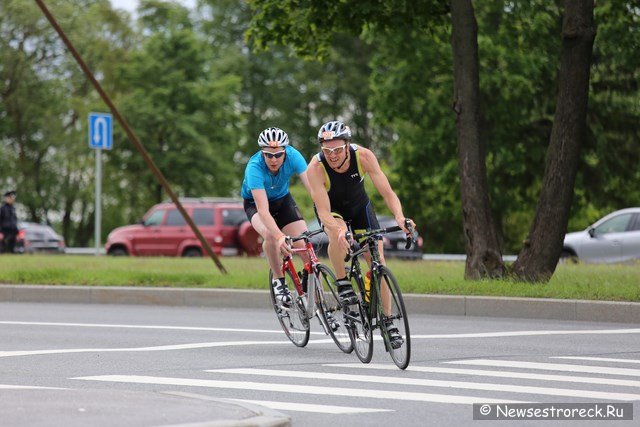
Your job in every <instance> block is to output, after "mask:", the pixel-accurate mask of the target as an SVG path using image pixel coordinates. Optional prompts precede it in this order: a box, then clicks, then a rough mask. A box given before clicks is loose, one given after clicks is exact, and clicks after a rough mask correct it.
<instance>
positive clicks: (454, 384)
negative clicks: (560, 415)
mask: <svg viewBox="0 0 640 427" xmlns="http://www.w3.org/2000/svg"><path fill="white" fill-rule="evenodd" d="M206 372H216V373H226V374H240V375H261V376H275V377H280V378H287V377H288V378H313V379H318V380H335V381H356V382H366V383H375V384H396V385H409V386H422V387H444V388H451V389H463V390H482V391H497V392H501V391H504V392H507V393H525V394H539V395H547V396H568V397H580V398H587V399H602V400H624V401H627V400H631V401H633V400H640V394H630V393H609V392H600V391H590V390H575V389H563V388H550V387H527V386H519V385H510V384H492V383H475V382H462V381H440V380H425V379H420V378H405V377H380V376H373V375H352V374H331V373H323V372H303V371H282V370H269V369H243V368H238V369H215V370H207V371H206Z"/></svg>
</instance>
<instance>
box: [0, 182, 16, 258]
mask: <svg viewBox="0 0 640 427" xmlns="http://www.w3.org/2000/svg"><path fill="white" fill-rule="evenodd" d="M3 197H4V203H2V207H0V232H1V233H2V235H3V239H2V248H0V252H4V253H9V254H12V253H13V252H14V248H15V245H16V236H17V235H18V216H17V215H16V208H15V207H14V206H13V204H14V203H15V201H16V192H15V190H11V191H7V192H6V193H4V196H3Z"/></svg>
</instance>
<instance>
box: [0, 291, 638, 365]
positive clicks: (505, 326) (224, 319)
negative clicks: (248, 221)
mask: <svg viewBox="0 0 640 427" xmlns="http://www.w3.org/2000/svg"><path fill="white" fill-rule="evenodd" d="M0 308H1V310H0V313H1V314H0V331H2V332H1V336H2V348H1V349H0V351H1V352H3V353H0V355H2V354H4V356H5V357H2V358H1V359H0V360H2V363H3V364H6V363H12V362H11V361H10V359H21V358H32V359H34V360H37V359H41V358H43V357H46V358H49V359H50V361H51V362H50V363H52V364H54V365H56V366H59V367H60V368H61V369H64V366H65V365H66V364H67V363H69V362H71V365H73V366H76V367H78V366H82V365H83V364H84V363H86V361H87V360H91V361H92V363H91V364H89V365H90V366H94V367H96V366H101V365H103V364H106V366H118V365H127V366H129V367H130V368H131V369H132V370H134V371H135V370H137V369H141V370H143V371H144V369H147V368H149V366H156V365H157V366H158V369H161V370H163V371H167V372H170V371H171V370H172V369H176V370H178V371H182V370H183V369H185V367H186V365H185V354H188V355H189V360H191V361H193V363H195V366H207V367H208V365H211V364H214V365H215V366H222V367H224V366H234V365H235V364H242V365H250V364H251V363H255V361H256V358H258V360H259V361H260V362H261V363H262V362H263V361H264V362H265V363H272V364H275V365H278V364H279V363H291V362H292V360H296V359H297V358H300V359H301V362H303V363H325V362H327V361H331V362H343V361H344V358H345V357H347V358H350V359H351V360H353V359H354V357H353V355H351V356H349V355H344V354H342V353H341V352H339V350H338V349H337V348H336V347H335V346H334V345H333V343H332V341H331V340H330V339H329V338H328V337H326V336H325V335H324V334H323V333H322V332H321V330H320V327H319V325H318V323H316V322H315V320H312V331H314V334H313V335H312V341H311V343H310V344H309V346H308V347H307V348H305V349H298V348H296V347H294V346H293V345H292V344H291V343H289V342H288V341H287V340H286V338H284V334H282V332H281V331H280V329H279V325H278V323H277V321H276V318H275V315H273V313H272V312H271V311H270V310H269V309H265V310H249V309H243V310H223V309H208V308H203V309H200V308H184V307H181V308H175V307H147V306H115V305H114V306H102V305H100V306H95V305H89V306H87V305H80V304H60V305H59V304H20V303H6V304H2V305H0ZM36 319H37V320H36ZM19 322H27V324H20V323H19ZM28 322H33V323H28ZM411 328H412V336H413V355H412V361H413V363H420V362H431V361H441V360H447V359H456V358H467V357H482V356H491V357H510V356H519V355H527V356H528V357H535V356H540V357H546V356H549V355H556V354H562V355H572V354H605V353H607V354H609V353H610V354H615V353H625V352H633V351H637V349H638V344H639V343H640V341H639V340H638V334H637V331H636V333H633V331H635V329H634V328H633V327H629V325H626V324H625V325H612V324H609V323H606V324H594V323H585V322H562V321H539V320H533V321H532V320H522V319H502V318H500V319H491V318H475V319H470V318H466V317H444V316H424V315H415V316H411ZM616 330H618V331H619V332H617V333H616V332H615V331H616ZM623 332H624V333H623ZM377 344H378V345H376V350H377V352H376V354H375V355H374V361H375V360H378V361H380V360H384V361H388V357H387V355H386V354H385V353H384V351H382V348H381V345H380V344H379V343H377ZM30 351H31V352H42V353H40V354H37V353H36V354H24V355H20V354H19V353H17V354H16V353H15V352H27V353H28V352H30ZM11 352H14V353H11ZM280 360H282V362H280ZM266 361H269V362H266ZM16 364H17V365H18V367H19V365H20V362H16ZM187 366H188V365H187Z"/></svg>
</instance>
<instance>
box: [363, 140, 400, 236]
mask: <svg viewBox="0 0 640 427" xmlns="http://www.w3.org/2000/svg"><path fill="white" fill-rule="evenodd" d="M359 150H362V151H361V153H360V163H361V164H362V167H363V169H364V172H366V173H368V174H369V176H370V177H371V182H373V185H374V186H375V187H376V189H377V190H378V192H379V193H380V195H381V196H382V198H383V199H384V202H385V203H386V205H387V207H388V208H389V210H390V211H391V214H392V215H393V216H394V218H395V220H396V222H397V223H398V225H399V226H400V227H402V229H403V230H404V232H405V233H408V232H409V230H407V229H406V227H405V225H404V222H405V219H406V218H405V216H404V213H402V204H401V203H400V199H399V198H398V196H397V195H396V193H395V191H393V189H392V188H391V184H389V179H387V176H386V175H385V174H384V172H382V168H381V167H380V163H378V159H377V158H376V156H375V154H373V152H372V151H371V150H369V149H367V148H362V147H360V148H359Z"/></svg>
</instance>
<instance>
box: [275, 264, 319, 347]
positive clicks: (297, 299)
mask: <svg viewBox="0 0 640 427" xmlns="http://www.w3.org/2000/svg"><path fill="white" fill-rule="evenodd" d="M272 280H273V272H272V271H271V270H269V294H270V295H271V303H272V304H273V309H274V310H275V312H276V316H277V317H278V321H279V322H280V326H282V330H283V331H284V333H285V335H287V338H289V340H291V342H292V343H294V344H295V345H296V346H298V347H304V346H305V345H307V343H308V342H309V319H307V312H306V310H305V308H304V301H303V299H302V297H301V296H300V295H299V294H298V291H297V289H296V286H295V284H294V282H293V278H292V277H291V272H290V271H287V273H286V274H285V275H284V282H285V284H286V285H287V287H288V288H289V291H290V292H291V298H292V299H293V303H292V304H291V307H284V306H283V305H282V302H281V301H278V300H276V295H275V293H274V291H273V286H271V282H272Z"/></svg>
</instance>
